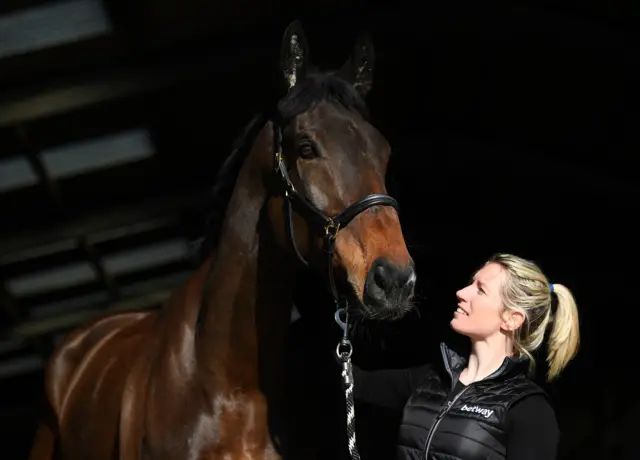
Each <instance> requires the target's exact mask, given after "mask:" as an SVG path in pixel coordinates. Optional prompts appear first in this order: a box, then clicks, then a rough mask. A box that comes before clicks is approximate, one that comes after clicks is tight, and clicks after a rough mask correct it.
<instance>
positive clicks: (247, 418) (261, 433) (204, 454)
mask: <svg viewBox="0 0 640 460" xmlns="http://www.w3.org/2000/svg"><path fill="white" fill-rule="evenodd" d="M213 408H214V410H213V413H212V414H211V415H210V416H208V417H203V418H201V419H200V422H199V423H198V426H197V427H196V430H195V431H194V434H195V436H194V437H193V438H192V440H191V444H192V446H193V445H198V447H199V448H198V450H199V451H200V452H199V455H198V456H196V457H195V458H197V459H198V460H223V459H224V460H240V459H242V460H280V459H281V457H280V456H279V455H278V453H277V452H276V450H275V448H274V446H273V444H272V442H271V438H270V435H269V426H268V421H267V404H266V401H265V399H264V396H262V394H261V393H259V392H249V393H242V394H238V393H236V394H234V395H226V396H220V397H217V398H216V399H215V400H214V404H213Z"/></svg>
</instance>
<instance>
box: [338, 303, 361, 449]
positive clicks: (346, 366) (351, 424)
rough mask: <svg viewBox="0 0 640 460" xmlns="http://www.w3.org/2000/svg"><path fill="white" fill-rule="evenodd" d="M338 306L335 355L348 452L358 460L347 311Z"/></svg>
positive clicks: (351, 347)
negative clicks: (339, 379)
mask: <svg viewBox="0 0 640 460" xmlns="http://www.w3.org/2000/svg"><path fill="white" fill-rule="evenodd" d="M336 306H337V307H338V308H337V310H336V314H335V316H334V319H335V321H336V323H337V324H338V326H340V328H341V329H342V339H341V340H340V342H338V345H337V346H336V356H337V358H338V361H339V362H340V364H341V365H342V372H341V374H340V375H341V377H342V389H343V390H344V396H345V404H346V409H347V437H348V445H349V454H350V455H351V458H352V459H353V460H360V452H358V446H357V444H356V410H355V403H354V399H353V386H354V382H353V369H352V366H351V354H352V353H353V346H352V345H351V341H350V340H349V337H348V331H349V312H348V309H347V306H345V307H343V308H340V305H339V304H338V303H337V302H336ZM341 313H344V317H345V320H344V321H342V320H341V319H340V314H341Z"/></svg>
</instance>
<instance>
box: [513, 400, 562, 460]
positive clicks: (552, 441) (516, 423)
mask: <svg viewBox="0 0 640 460" xmlns="http://www.w3.org/2000/svg"><path fill="white" fill-rule="evenodd" d="M559 441H560V429H559V428H558V421H557V420H556V415H555V412H554V410H553V407H551V404H550V403H549V401H548V400H547V398H546V397H545V396H543V395H533V396H529V397H527V398H524V399H523V400H522V401H519V402H517V403H516V404H515V405H514V406H513V407H512V408H511V409H509V412H508V413H507V460H512V459H513V460H555V459H556V456H557V454H558V442H559Z"/></svg>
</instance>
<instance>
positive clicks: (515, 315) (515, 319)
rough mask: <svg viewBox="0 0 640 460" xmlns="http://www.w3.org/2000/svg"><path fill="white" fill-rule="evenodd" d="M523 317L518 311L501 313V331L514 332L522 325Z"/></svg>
mask: <svg viewBox="0 0 640 460" xmlns="http://www.w3.org/2000/svg"><path fill="white" fill-rule="evenodd" d="M524 320H525V316H524V314H523V313H522V312H520V311H515V310H505V311H504V312H503V313H502V329H504V330H505V331H509V332H513V331H516V330H518V329H519V328H520V326H522V324H523V323H524Z"/></svg>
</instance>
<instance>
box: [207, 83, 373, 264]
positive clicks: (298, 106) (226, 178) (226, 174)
mask: <svg viewBox="0 0 640 460" xmlns="http://www.w3.org/2000/svg"><path fill="white" fill-rule="evenodd" d="M321 102H328V103H331V104H335V105H338V106H342V107H343V108H345V109H347V110H348V111H352V112H356V113H358V114H360V116H362V117H363V118H364V119H365V120H369V117H370V116H369V111H368V109H367V106H366V102H365V101H364V98H363V97H362V96H361V95H360V93H359V92H358V91H357V90H356V89H355V88H354V87H353V85H351V84H350V83H349V82H347V81H346V80H344V79H342V78H341V77H339V76H338V75H336V73H335V72H327V73H320V72H314V73H310V74H308V75H307V77H306V78H305V79H304V80H302V81H301V82H300V83H299V84H298V85H296V86H295V87H294V88H293V89H292V90H291V91H289V92H288V93H287V94H286V95H285V96H284V97H282V98H281V99H280V100H279V101H278V102H277V103H276V105H275V106H276V107H275V110H271V111H263V112H260V113H258V114H257V115H255V116H254V117H253V118H252V119H251V121H250V122H249V123H248V124H247V125H246V126H245V127H244V129H243V131H242V133H241V134H240V136H238V137H237V138H236V139H235V141H234V143H233V147H232V150H231V153H230V154H229V155H228V156H227V158H226V159H225V160H224V161H223V162H222V165H221V166H220V168H219V169H218V173H217V174H216V178H215V181H214V185H213V187H212V189H211V191H210V193H209V197H208V200H207V204H206V205H205V208H204V214H205V217H204V220H205V230H204V231H205V233H204V235H202V237H201V238H200V239H199V241H198V242H197V243H196V252H197V258H198V261H202V260H204V259H206V257H208V256H209V254H211V252H212V251H213V250H214V249H215V247H216V245H217V244H218V239H219V235H220V230H221V227H222V222H223V220H224V215H225V213H226V211H227V209H226V208H227V204H228V202H229V200H230V198H231V194H232V193H233V189H234V187H235V182H236V179H237V177H238V174H239V173H240V169H241V168H242V165H243V163H244V160H245V159H246V157H247V155H248V154H249V151H250V150H251V147H252V145H253V142H254V141H255V138H256V137H257V135H258V133H259V132H260V130H261V129H262V128H263V126H264V124H265V123H266V122H267V121H268V120H269V119H275V118H279V119H280V120H281V121H282V123H283V124H287V123H289V122H290V121H291V120H293V119H294V118H295V117H297V116H298V115H300V114H301V113H303V112H306V111H309V110H312V109H313V108H314V107H315V106H316V105H318V104H319V103H321Z"/></svg>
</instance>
